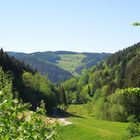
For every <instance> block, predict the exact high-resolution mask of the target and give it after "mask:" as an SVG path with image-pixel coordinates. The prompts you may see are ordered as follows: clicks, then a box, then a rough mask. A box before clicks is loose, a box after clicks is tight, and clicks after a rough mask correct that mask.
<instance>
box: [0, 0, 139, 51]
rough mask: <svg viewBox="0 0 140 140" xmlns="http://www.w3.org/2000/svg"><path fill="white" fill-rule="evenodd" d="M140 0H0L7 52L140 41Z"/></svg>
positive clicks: (1, 36)
mask: <svg viewBox="0 0 140 140" xmlns="http://www.w3.org/2000/svg"><path fill="white" fill-rule="evenodd" d="M139 6H140V0H0V46H1V47H3V49H4V50H6V51H18V52H28V53H29V52H35V51H50V50H51V51H55V50H67V51H78V52H84V51H86V52H115V51H118V50H121V49H123V48H126V47H128V46H130V45H133V44H134V43H137V42H139V41H140V28H139V27H133V26H132V25H131V24H132V23H133V22H135V21H140V8H139Z"/></svg>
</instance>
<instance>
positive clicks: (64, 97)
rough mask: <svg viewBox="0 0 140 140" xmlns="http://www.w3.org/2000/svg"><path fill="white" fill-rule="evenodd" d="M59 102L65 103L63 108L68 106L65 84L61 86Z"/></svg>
mask: <svg viewBox="0 0 140 140" xmlns="http://www.w3.org/2000/svg"><path fill="white" fill-rule="evenodd" d="M59 102H60V104H61V105H63V109H65V108H66V107H67V98H66V94H65V90H64V88H63V86H60V88H59Z"/></svg>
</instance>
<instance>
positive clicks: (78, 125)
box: [57, 104, 140, 140]
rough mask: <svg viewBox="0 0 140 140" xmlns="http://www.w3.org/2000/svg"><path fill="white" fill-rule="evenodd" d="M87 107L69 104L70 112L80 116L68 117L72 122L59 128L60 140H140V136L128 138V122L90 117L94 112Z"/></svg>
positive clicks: (86, 105)
mask: <svg viewBox="0 0 140 140" xmlns="http://www.w3.org/2000/svg"><path fill="white" fill-rule="evenodd" d="M87 107H89V105H88V104H85V105H71V106H69V108H68V112H70V113H74V114H75V115H77V116H79V117H69V118H66V120H68V121H70V122H72V124H71V125H67V126H61V127H60V128H59V130H58V135H59V137H58V138H57V139H58V140H140V137H135V138H131V139H128V132H127V130H126V128H127V126H128V123H123V122H113V121H104V120H98V119H95V118H94V117H89V116H92V114H89V112H86V110H87ZM80 114H81V115H80Z"/></svg>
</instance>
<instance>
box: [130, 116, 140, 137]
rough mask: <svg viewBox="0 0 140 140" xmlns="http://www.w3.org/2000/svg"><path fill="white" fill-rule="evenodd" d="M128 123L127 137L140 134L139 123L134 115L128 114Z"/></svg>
mask: <svg viewBox="0 0 140 140" xmlns="http://www.w3.org/2000/svg"><path fill="white" fill-rule="evenodd" d="M128 121H129V125H128V127H127V131H128V137H129V138H132V137H136V136H139V135H140V128H139V126H140V123H139V121H138V119H137V118H136V117H135V116H130V117H129V119H128Z"/></svg>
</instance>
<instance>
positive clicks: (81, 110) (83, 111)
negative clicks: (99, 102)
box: [67, 102, 94, 116]
mask: <svg viewBox="0 0 140 140" xmlns="http://www.w3.org/2000/svg"><path fill="white" fill-rule="evenodd" d="M67 111H68V112H70V113H72V114H74V115H78V116H92V115H93V112H94V104H93V102H88V103H87V104H82V105H78V104H75V105H69V106H68V108H67Z"/></svg>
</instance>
